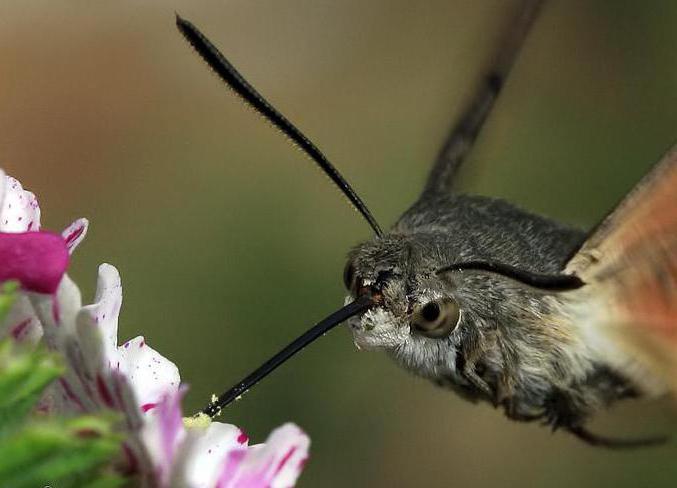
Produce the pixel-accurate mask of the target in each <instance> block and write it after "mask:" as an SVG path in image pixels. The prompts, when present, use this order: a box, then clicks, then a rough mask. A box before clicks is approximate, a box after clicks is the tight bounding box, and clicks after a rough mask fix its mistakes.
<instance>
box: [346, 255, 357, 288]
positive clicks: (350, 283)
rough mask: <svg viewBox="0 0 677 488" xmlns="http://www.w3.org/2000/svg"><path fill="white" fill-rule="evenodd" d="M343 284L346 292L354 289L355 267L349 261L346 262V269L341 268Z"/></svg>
mask: <svg viewBox="0 0 677 488" xmlns="http://www.w3.org/2000/svg"><path fill="white" fill-rule="evenodd" d="M343 284H344V285H345V286H346V290H348V291H352V290H353V288H354V287H355V286H354V285H355V266H354V265H353V263H352V262H350V261H348V262H347V263H346V267H345V268H343Z"/></svg>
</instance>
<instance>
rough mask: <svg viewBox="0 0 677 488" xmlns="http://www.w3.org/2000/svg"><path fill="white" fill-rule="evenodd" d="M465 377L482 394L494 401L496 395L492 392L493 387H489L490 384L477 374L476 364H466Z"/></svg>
mask: <svg viewBox="0 0 677 488" xmlns="http://www.w3.org/2000/svg"><path fill="white" fill-rule="evenodd" d="M463 376H464V377H465V378H466V379H467V380H468V381H469V382H470V383H471V384H472V385H473V386H474V387H475V388H477V389H478V390H480V391H481V392H482V393H484V394H485V395H486V396H487V397H488V398H489V399H491V400H492V401H493V400H494V398H495V396H496V395H495V393H494V392H493V391H492V389H491V386H489V383H487V382H486V381H484V379H483V378H482V377H481V376H480V375H479V374H477V372H476V371H475V363H474V362H471V361H468V362H466V364H465V366H464V368H463Z"/></svg>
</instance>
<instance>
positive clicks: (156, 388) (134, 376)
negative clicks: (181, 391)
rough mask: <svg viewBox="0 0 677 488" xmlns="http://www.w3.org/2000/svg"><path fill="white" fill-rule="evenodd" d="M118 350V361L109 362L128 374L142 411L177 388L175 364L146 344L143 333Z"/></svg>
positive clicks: (178, 381) (178, 378)
mask: <svg viewBox="0 0 677 488" xmlns="http://www.w3.org/2000/svg"><path fill="white" fill-rule="evenodd" d="M118 352H119V358H120V359H119V361H120V362H119V364H115V365H112V366H113V367H114V368H115V367H117V368H119V371H120V373H122V374H124V375H125V376H126V377H127V380H128V381H129V384H130V386H131V388H132V390H133V391H134V394H135V395H136V399H137V401H138V404H139V407H140V408H141V409H142V410H143V411H148V410H150V409H152V408H154V407H155V405H157V403H158V402H159V401H160V400H161V399H162V397H163V396H164V395H166V394H167V393H170V392H175V391H176V390H177V389H178V388H179V383H180V382H181V378H180V376H179V370H178V368H177V367H176V365H175V364H174V363H172V362H171V361H170V360H168V359H166V358H165V357H163V356H162V355H161V354H160V353H158V352H157V351H155V350H154V349H153V348H152V347H150V346H149V345H148V344H146V341H145V340H144V338H143V336H139V337H135V338H134V339H131V340H129V341H127V342H125V343H124V344H123V345H122V346H120V347H119V348H118Z"/></svg>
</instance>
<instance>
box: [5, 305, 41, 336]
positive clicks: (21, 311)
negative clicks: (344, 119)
mask: <svg viewBox="0 0 677 488" xmlns="http://www.w3.org/2000/svg"><path fill="white" fill-rule="evenodd" d="M5 337H12V338H13V339H14V340H15V341H17V342H24V343H30V344H35V343H37V341H38V340H39V339H40V337H42V326H41V325H40V320H38V317H37V316H36V315H35V311H34V310H33V306H32V305H31V302H30V300H29V299H28V297H27V296H26V295H25V294H23V293H20V294H19V295H18V296H17V297H16V300H15V301H14V304H13V305H12V308H11V309H10V311H9V313H8V314H7V317H5V320H4V321H3V322H2V323H1V324H0V339H4V338H5Z"/></svg>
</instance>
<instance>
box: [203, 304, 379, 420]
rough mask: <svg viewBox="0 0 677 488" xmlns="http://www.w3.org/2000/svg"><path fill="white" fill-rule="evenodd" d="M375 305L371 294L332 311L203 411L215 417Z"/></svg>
mask: <svg viewBox="0 0 677 488" xmlns="http://www.w3.org/2000/svg"><path fill="white" fill-rule="evenodd" d="M373 305H374V301H373V299H372V297H371V296H368V295H362V296H361V297H360V298H358V299H357V300H355V301H354V302H350V303H349V304H348V305H346V306H344V307H343V308H341V309H339V310H337V311H336V312H334V313H332V314H331V315H329V316H328V317H326V318H325V319H323V320H321V321H320V322H318V323H317V324H315V325H314V326H313V327H311V328H310V329H308V330H307V331H306V332H304V333H303V334H301V335H300V336H299V337H297V338H296V339H294V340H293V341H292V342H291V343H290V344H289V345H287V347H285V348H284V349H282V350H281V351H280V352H278V353H277V354H275V355H274V356H273V357H272V358H270V359H269V360H268V361H266V362H265V363H263V364H262V365H261V366H259V367H258V368H257V369H256V370H254V372H253V373H250V374H249V375H247V376H246V377H245V378H244V379H243V380H242V381H240V382H238V383H236V384H235V386H233V387H232V388H231V389H230V390H228V391H226V392H225V393H223V394H222V395H221V396H219V397H218V398H217V399H215V400H213V401H212V402H211V403H210V404H209V405H207V406H206V407H205V408H204V409H202V413H204V414H207V415H209V416H210V417H214V416H215V415H218V414H219V413H220V412H221V409H222V408H223V407H225V406H226V405H228V404H229V403H231V402H233V401H234V400H236V399H237V398H239V397H240V396H242V395H243V394H244V393H246V392H247V390H249V388H251V387H252V386H254V385H255V384H256V383H258V382H259V381H261V380H262V379H263V378H265V377H266V376H268V375H269V374H270V373H272V372H273V371H274V370H275V369H277V367H278V366H280V365H281V364H282V363H284V362H285V361H287V359H289V358H291V357H292V356H293V355H294V354H296V353H297V352H299V351H300V350H301V349H303V348H304V347H306V346H307V345H308V344H310V343H311V342H313V341H315V340H316V339H317V338H319V337H320V336H322V335H324V334H326V333H327V332H329V331H330V330H331V329H333V328H334V327H336V326H337V325H339V324H340V323H341V322H343V321H344V320H347V319H349V318H350V317H352V316H354V315H357V314H358V313H360V312H364V311H365V310H367V309H368V308H370V307H372V306H373Z"/></svg>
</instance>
